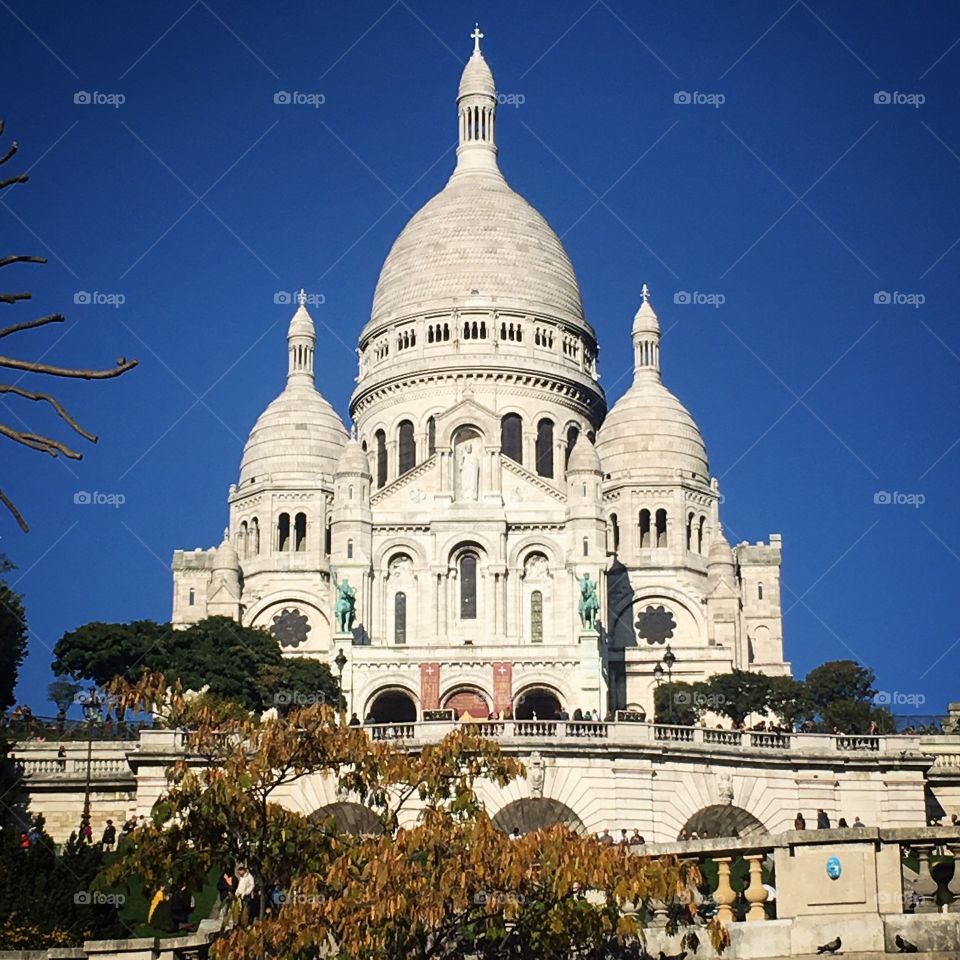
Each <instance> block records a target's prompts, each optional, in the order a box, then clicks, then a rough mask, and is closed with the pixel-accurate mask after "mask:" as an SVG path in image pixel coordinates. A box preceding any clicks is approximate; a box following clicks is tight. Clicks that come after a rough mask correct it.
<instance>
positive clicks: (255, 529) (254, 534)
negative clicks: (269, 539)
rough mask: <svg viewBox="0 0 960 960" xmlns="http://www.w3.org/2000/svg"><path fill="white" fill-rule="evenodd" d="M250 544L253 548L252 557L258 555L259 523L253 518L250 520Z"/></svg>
mask: <svg viewBox="0 0 960 960" xmlns="http://www.w3.org/2000/svg"><path fill="white" fill-rule="evenodd" d="M250 542H251V546H252V547H253V555H254V556H257V554H259V553H260V521H259V520H258V519H257V518H256V517H253V518H251V520H250Z"/></svg>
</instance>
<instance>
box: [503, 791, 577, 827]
mask: <svg viewBox="0 0 960 960" xmlns="http://www.w3.org/2000/svg"><path fill="white" fill-rule="evenodd" d="M558 823H561V824H563V825H564V826H565V827H568V828H569V829H570V830H572V831H573V832H574V833H586V832H587V828H586V827H585V826H584V825H583V821H582V820H581V819H580V818H579V817H578V816H577V815H576V814H575V813H574V812H573V811H572V810H571V809H570V808H569V807H568V806H567V805H566V804H565V803H561V802H560V801H559V800H551V799H549V798H547V797H525V798H524V799H522V800H514V801H512V802H511V803H508V804H507V805H506V806H505V807H503V808H502V809H501V810H499V811H498V812H497V815H496V816H495V817H494V818H493V825H494V826H495V827H496V828H497V829H498V830H502V831H503V832H504V833H510V832H512V831H513V828H514V827H516V828H517V829H518V830H519V831H520V832H521V833H531V832H532V831H534V830H543V829H544V828H546V827H553V826H556V825H557V824H558Z"/></svg>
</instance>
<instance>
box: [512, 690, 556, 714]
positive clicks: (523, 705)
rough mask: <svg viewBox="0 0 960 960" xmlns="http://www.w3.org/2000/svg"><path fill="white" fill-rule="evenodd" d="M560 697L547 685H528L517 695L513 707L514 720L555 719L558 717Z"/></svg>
mask: <svg viewBox="0 0 960 960" xmlns="http://www.w3.org/2000/svg"><path fill="white" fill-rule="evenodd" d="M560 708H561V705H560V698H559V697H558V696H557V694H556V693H555V692H554V691H553V690H551V689H550V688H549V687H528V688H527V689H526V690H524V691H522V692H521V693H520V695H519V696H518V697H517V700H516V703H515V704H514V707H513V718H514V720H533V718H534V714H536V718H537V720H557V719H559V717H560Z"/></svg>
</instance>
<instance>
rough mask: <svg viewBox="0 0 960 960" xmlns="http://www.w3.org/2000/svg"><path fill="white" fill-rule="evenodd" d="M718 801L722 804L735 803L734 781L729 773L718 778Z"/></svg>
mask: <svg viewBox="0 0 960 960" xmlns="http://www.w3.org/2000/svg"><path fill="white" fill-rule="evenodd" d="M717 799H718V800H719V801H720V803H733V780H732V779H731V777H730V774H729V773H721V774H720V775H719V776H718V777H717Z"/></svg>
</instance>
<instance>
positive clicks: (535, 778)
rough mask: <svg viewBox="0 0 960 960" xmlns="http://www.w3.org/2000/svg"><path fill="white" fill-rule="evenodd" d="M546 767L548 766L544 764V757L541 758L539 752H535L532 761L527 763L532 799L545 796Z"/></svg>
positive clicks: (531, 757)
mask: <svg viewBox="0 0 960 960" xmlns="http://www.w3.org/2000/svg"><path fill="white" fill-rule="evenodd" d="M545 766H546V764H545V763H544V762H543V757H541V756H540V753H539V751H537V750H534V751H533V753H531V754H530V759H529V760H528V761H527V781H528V782H529V783H530V796H531V797H542V796H543V777H544V767H545Z"/></svg>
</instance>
